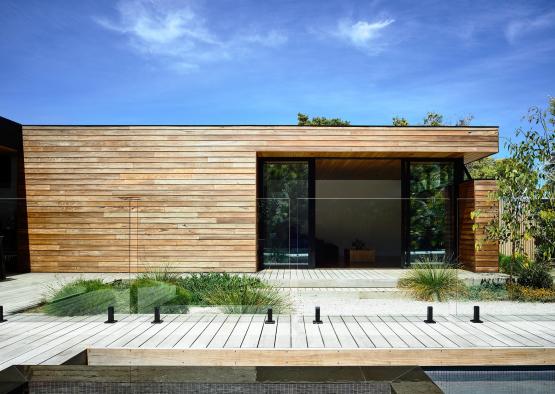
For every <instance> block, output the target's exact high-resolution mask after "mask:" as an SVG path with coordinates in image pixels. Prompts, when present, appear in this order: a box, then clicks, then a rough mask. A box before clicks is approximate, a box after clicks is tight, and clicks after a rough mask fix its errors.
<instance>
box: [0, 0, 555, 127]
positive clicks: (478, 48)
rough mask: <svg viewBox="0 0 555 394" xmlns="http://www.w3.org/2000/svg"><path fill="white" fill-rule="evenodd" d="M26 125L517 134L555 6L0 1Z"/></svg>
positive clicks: (548, 71) (553, 85)
mask: <svg viewBox="0 0 555 394" xmlns="http://www.w3.org/2000/svg"><path fill="white" fill-rule="evenodd" d="M0 11H1V12H0V54H1V61H0V115H2V116H5V117H8V118H10V119H13V120H15V121H18V122H20V123H24V124H49V123H53V124H64V123H70V124H71V123H73V124H90V123H94V124H119V123H123V124H233V123H236V124H291V123H295V122H296V114H297V112H299V111H300V112H304V113H307V114H309V115H321V116H328V117H341V118H344V119H347V120H350V121H351V122H352V123H353V124H390V123H391V118H392V117H393V116H404V117H406V118H407V119H408V120H409V121H410V122H411V124H417V123H421V122H422V119H423V117H424V115H425V114H426V112H428V111H435V112H439V113H442V114H443V115H444V117H445V120H446V121H447V122H451V123H454V122H456V121H457V120H458V119H460V118H462V117H465V116H468V115H473V116H474V120H473V124H475V125H499V126H500V127H501V133H502V135H503V136H507V135H510V134H512V132H513V130H514V129H515V128H516V127H518V126H519V125H521V124H522V123H521V118H522V116H523V115H524V114H525V113H526V111H527V109H528V107H530V106H532V105H545V103H546V102H547V98H548V96H550V95H555V72H554V70H555V2H553V1H519V2H515V1H488V0H481V1H456V2H455V1H425V0H421V1H414V0H411V1H395V2H394V1H349V0H343V1H342V0H337V1H322V0H321V1H301V0H296V1H289V0H279V1H273V0H264V1H251V0H222V1H218V0H205V1H201V0H191V1H186V0H185V1H153V0H120V1H107V0H94V1H93V0H81V1H70V0H67V1H60V0H49V1H44V0H37V1H32V0H2V2H1V3H0Z"/></svg>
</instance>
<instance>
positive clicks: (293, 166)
mask: <svg viewBox="0 0 555 394" xmlns="http://www.w3.org/2000/svg"><path fill="white" fill-rule="evenodd" d="M260 182H262V185H261V194H260V198H259V200H258V215H259V226H260V227H259V240H258V243H259V248H260V249H259V258H260V261H261V264H262V268H270V267H272V268H279V267H283V268H285V267H294V266H295V267H303V266H304V267H307V266H308V264H309V261H310V259H309V252H310V236H309V209H308V206H309V204H308V201H309V200H308V197H309V165H308V161H264V162H263V163H262V176H261V179H260Z"/></svg>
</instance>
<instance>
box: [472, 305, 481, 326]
mask: <svg viewBox="0 0 555 394" xmlns="http://www.w3.org/2000/svg"><path fill="white" fill-rule="evenodd" d="M470 321H471V322H472V323H483V321H481V320H480V307H479V306H478V305H474V318H473V319H472V320H470Z"/></svg>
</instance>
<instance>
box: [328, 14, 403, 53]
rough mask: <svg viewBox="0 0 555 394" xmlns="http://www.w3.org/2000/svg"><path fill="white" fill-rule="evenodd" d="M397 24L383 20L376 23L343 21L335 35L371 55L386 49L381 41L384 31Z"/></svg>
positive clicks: (391, 20) (340, 22) (389, 20)
mask: <svg viewBox="0 0 555 394" xmlns="http://www.w3.org/2000/svg"><path fill="white" fill-rule="evenodd" d="M393 22H395V21H394V20H393V19H383V20H378V21H375V22H367V21H357V22H353V21H351V20H346V19H342V20H340V21H339V23H338V25H337V29H336V31H335V33H334V35H335V36H336V37H338V38H340V39H342V40H345V41H346V42H348V43H350V44H352V45H354V46H355V47H357V48H359V49H363V50H365V51H368V52H371V53H377V52H380V51H381V50H382V49H383V48H384V47H385V42H384V41H383V40H381V38H382V37H383V30H384V29H385V28H387V27H388V26H389V25H391V24H392V23H393Z"/></svg>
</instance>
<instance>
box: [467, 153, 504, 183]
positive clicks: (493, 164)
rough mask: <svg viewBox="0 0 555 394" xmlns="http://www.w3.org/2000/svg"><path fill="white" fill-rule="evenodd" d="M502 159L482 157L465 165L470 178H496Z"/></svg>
mask: <svg viewBox="0 0 555 394" xmlns="http://www.w3.org/2000/svg"><path fill="white" fill-rule="evenodd" d="M502 162H503V159H494V158H492V157H484V158H483V159H480V160H476V161H473V162H472V163H469V164H467V165H466V169H467V170H468V172H470V175H471V176H472V179H498V178H499V171H501V166H502V165H503V163H502Z"/></svg>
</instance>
